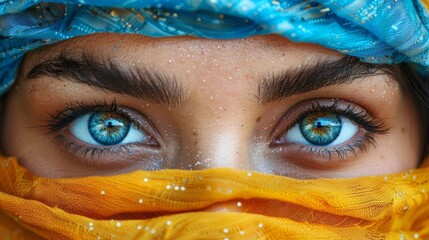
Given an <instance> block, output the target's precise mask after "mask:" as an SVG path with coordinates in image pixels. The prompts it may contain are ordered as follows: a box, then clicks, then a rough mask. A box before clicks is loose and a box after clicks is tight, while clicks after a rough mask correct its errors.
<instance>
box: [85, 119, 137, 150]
mask: <svg viewBox="0 0 429 240" xmlns="http://www.w3.org/2000/svg"><path fill="white" fill-rule="evenodd" d="M88 130H89V133H90V134H91V136H92V137H93V138H94V140H95V141H97V142H98V143H100V144H102V145H115V144H118V143H120V142H121V141H122V140H124V138H125V137H126V136H127V135H128V132H129V131H130V123H129V121H128V120H127V119H125V118H123V117H122V116H120V115H119V114H116V113H111V112H96V113H93V114H92V115H91V116H90V117H89V121H88Z"/></svg>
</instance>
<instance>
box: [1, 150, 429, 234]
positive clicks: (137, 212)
mask: <svg viewBox="0 0 429 240" xmlns="http://www.w3.org/2000/svg"><path fill="white" fill-rule="evenodd" d="M1 163H2V164H1V167H0V191H1V192H0V210H1V211H2V212H4V213H6V214H7V215H8V216H9V217H7V218H6V217H5V216H1V217H0V223H1V224H0V225H2V226H10V228H16V229H29V230H31V231H30V232H34V233H36V234H38V235H40V236H41V237H44V238H48V239H82V238H85V237H86V238H100V239H114V236H120V238H122V239H123V238H126V239H153V238H156V239H225V238H228V239H240V237H243V233H244V234H246V235H245V236H246V238H245V239H285V237H287V238H288V239H351V238H353V239H357V238H366V239H385V238H387V239H390V238H400V237H401V236H402V237H404V239H406V238H407V237H408V238H411V239H412V238H414V237H416V236H419V238H422V239H425V238H427V237H429V232H428V229H429V204H428V201H429V196H428V192H427V190H428V189H429V181H428V179H429V169H428V168H422V169H417V170H413V171H407V172H403V173H400V174H391V175H386V176H368V177H359V178H350V179H312V180H297V179H291V178H286V177H281V176H275V175H269V174H262V173H256V172H247V171H242V170H235V169H227V168H221V169H206V170H199V171H185V170H163V171H135V172H132V173H128V174H122V175H115V176H103V177H85V178H74V179H73V178H72V179H49V178H41V177H36V176H33V175H31V174H30V173H29V172H28V171H27V170H25V169H24V168H22V167H20V166H19V165H18V164H17V161H16V159H13V158H3V159H2V160H1ZM10 232H11V233H12V232H16V230H15V231H14V230H10ZM20 232H22V233H23V234H25V233H26V231H24V230H20ZM112 236H113V237H112ZM15 238H16V239H19V237H15ZM15 238H12V239H15ZM241 239H243V238H241Z"/></svg>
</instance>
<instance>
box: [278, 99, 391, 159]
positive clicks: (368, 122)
mask: <svg viewBox="0 0 429 240" xmlns="http://www.w3.org/2000/svg"><path fill="white" fill-rule="evenodd" d="M339 105H340V101H339V100H335V101H334V103H333V104H330V105H323V104H321V103H320V101H316V102H313V103H312V104H311V107H310V108H308V109H307V110H305V111H303V112H301V113H300V114H299V115H298V117H296V118H295V120H294V121H292V122H291V124H289V125H288V127H287V128H286V131H283V132H282V135H281V136H279V137H277V138H276V139H275V140H274V142H273V144H272V145H281V144H283V143H278V139H279V138H280V137H282V136H283V134H285V133H286V132H288V131H289V130H290V129H291V128H292V127H294V126H295V125H296V124H297V123H299V122H301V121H302V120H303V119H304V118H305V117H306V116H308V115H309V114H312V113H315V112H329V113H333V114H338V115H340V116H343V117H346V118H349V119H350V120H352V121H353V122H355V123H356V124H358V125H359V127H362V128H363V129H365V131H366V132H365V133H364V136H363V137H361V139H359V140H357V141H355V142H354V143H352V144H347V145H345V146H340V147H330V148H329V147H315V146H306V145H301V146H300V148H299V150H300V151H305V152H310V153H312V154H317V156H318V157H320V156H321V155H325V156H326V155H327V156H328V159H329V160H331V159H332V155H333V154H336V155H337V157H338V159H340V160H344V159H345V158H346V157H348V156H349V154H350V153H351V154H353V155H354V156H355V157H357V153H356V150H357V149H359V150H361V151H367V150H368V145H373V146H375V144H376V142H375V137H376V136H377V135H382V134H387V133H388V132H389V128H388V127H387V126H386V124H385V123H384V121H382V120H381V119H377V118H375V117H373V116H372V115H371V114H370V113H369V112H368V111H366V110H364V109H361V108H358V107H357V106H355V105H352V104H350V103H349V104H348V105H347V107H346V108H341V107H340V106H339Z"/></svg>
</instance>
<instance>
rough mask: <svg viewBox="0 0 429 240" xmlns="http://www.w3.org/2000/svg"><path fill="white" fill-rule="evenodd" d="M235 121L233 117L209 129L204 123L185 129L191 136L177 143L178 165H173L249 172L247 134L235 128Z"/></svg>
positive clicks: (237, 122) (238, 127)
mask: <svg viewBox="0 0 429 240" xmlns="http://www.w3.org/2000/svg"><path fill="white" fill-rule="evenodd" d="M239 121H240V120H239V119H237V118H235V119H232V118H228V119H223V120H222V121H217V122H218V124H216V125H212V126H210V124H207V123H205V122H197V121H196V122H194V123H193V126H192V129H189V130H188V131H191V132H192V137H191V138H187V139H186V140H184V141H182V143H181V145H182V146H181V154H180V155H181V156H180V159H177V160H178V161H180V163H176V164H175V165H176V167H177V166H180V168H182V169H206V168H220V167H228V168H236V169H251V166H250V164H249V162H250V161H249V150H248V141H247V140H248V139H249V135H248V133H247V132H248V131H247V130H244V129H243V128H242V127H241V126H240V125H239ZM219 122H220V123H219ZM222 123H225V124H222ZM188 136H189V135H188Z"/></svg>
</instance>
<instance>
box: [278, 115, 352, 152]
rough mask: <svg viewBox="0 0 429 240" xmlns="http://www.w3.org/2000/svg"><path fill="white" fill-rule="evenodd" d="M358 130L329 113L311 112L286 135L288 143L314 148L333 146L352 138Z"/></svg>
mask: <svg viewBox="0 0 429 240" xmlns="http://www.w3.org/2000/svg"><path fill="white" fill-rule="evenodd" d="M358 130H359V128H358V127H357V126H356V124H354V123H353V122H352V121H350V119H348V118H346V117H342V116H339V115H337V114H334V113H329V112H312V113H310V114H308V115H306V116H305V117H304V118H303V119H302V120H301V121H300V122H298V123H297V124H295V126H293V127H292V128H291V129H290V130H289V131H288V132H287V133H286V134H285V139H286V141H288V142H295V143H301V144H305V145H314V146H334V145H339V144H342V143H344V142H347V141H348V140H350V139H351V138H353V137H354V136H355V135H356V133H357V132H358Z"/></svg>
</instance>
